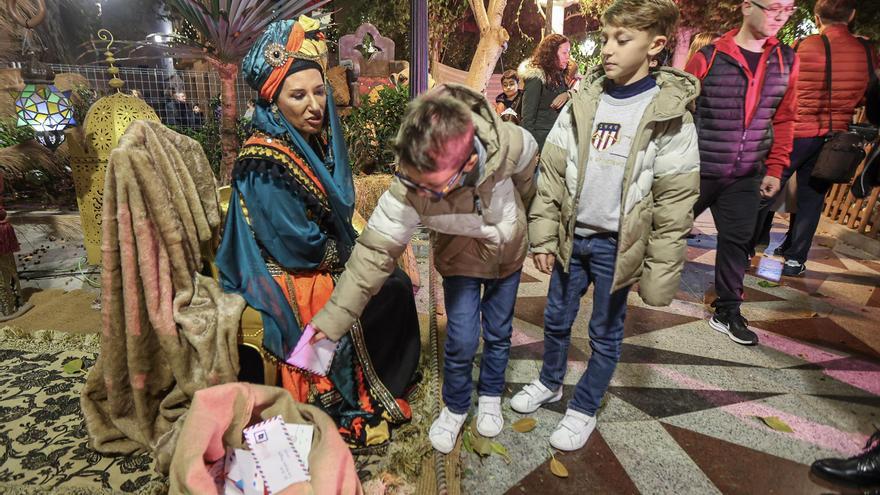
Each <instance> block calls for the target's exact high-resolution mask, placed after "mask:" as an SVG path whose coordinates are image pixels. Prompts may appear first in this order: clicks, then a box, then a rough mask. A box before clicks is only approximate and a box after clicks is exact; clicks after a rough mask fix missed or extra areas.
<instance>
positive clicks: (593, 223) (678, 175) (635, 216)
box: [510, 0, 699, 450]
mask: <svg viewBox="0 0 880 495" xmlns="http://www.w3.org/2000/svg"><path fill="white" fill-rule="evenodd" d="M602 21H603V24H604V27H603V28H602V39H603V48H602V59H603V65H602V68H601V69H602V70H599V71H598V72H597V73H594V74H592V76H593V77H592V78H591V79H588V80H585V81H584V82H585V83H587V81H591V82H590V83H589V84H588V85H587V86H586V88H582V89H581V90H580V91H578V92H577V93H575V95H574V96H573V97H572V100H571V102H570V103H569V104H568V105H567V106H566V107H565V108H564V109H563V111H562V113H561V114H560V116H559V120H557V122H556V125H555V127H554V128H553V130H551V131H550V135H549V136H548V137H547V142H546V145H545V147H544V151H543V153H542V154H541V173H540V174H539V176H538V193H537V196H536V197H535V200H534V202H533V204H532V207H531V210H530V214H529V238H530V240H531V242H532V246H533V251H534V253H535V264H536V265H537V267H538V269H540V270H541V271H543V272H544V273H552V275H551V279H550V291H549V293H548V295H547V307H546V309H545V310H544V363H543V366H542V368H541V374H540V377H539V378H538V379H537V380H535V381H534V382H532V383H530V384H528V385H526V386H525V387H524V388H523V389H522V391H520V392H519V393H517V394H516V395H515V396H514V397H513V398H512V399H511V401H510V405H511V407H512V408H513V409H514V410H515V411H518V412H521V413H530V412H533V411H535V410H536V409H537V408H539V407H540V406H541V405H542V404H546V403H548V402H553V401H557V400H559V399H560V398H561V397H562V382H563V378H564V377H565V371H566V364H567V362H568V360H567V356H568V346H569V342H570V339H571V326H572V323H573V322H574V320H575V317H576V316H577V313H578V308H579V306H580V299H581V297H583V295H584V294H585V293H586V292H587V288H588V287H589V285H590V284H593V314H592V315H591V316H590V325H589V336H590V347H591V349H592V354H591V356H590V360H589V363H588V364H587V370H586V372H585V373H584V374H583V376H581V378H580V380H579V381H578V383H577V386H576V387H575V392H574V397H573V398H572V400H571V402H569V404H568V409H567V411H566V413H565V417H564V418H563V419H562V420H561V421H560V423H559V425H558V426H557V427H556V430H555V431H554V432H553V434H552V435H551V436H550V444H551V445H552V446H553V447H555V448H557V449H560V450H576V449H579V448H581V447H583V445H584V444H585V443H586V442H587V439H588V438H589V437H590V434H591V433H592V431H593V429H594V428H595V426H596V418H595V416H596V411H597V409H598V408H599V403H600V401H601V399H602V396H603V395H604V394H605V391H606V389H607V388H608V383H609V382H610V381H611V376H612V375H613V373H614V369H615V367H616V366H617V361H618V359H619V358H620V348H621V341H622V340H623V322H624V318H625V316H626V301H627V294H628V293H629V289H630V286H632V285H633V284H634V283H636V282H639V294H640V295H641V297H642V299H644V300H645V302H647V303H648V304H651V305H656V306H660V305H667V304H669V303H670V302H671V301H672V298H673V296H674V294H675V292H676V290H677V289H678V284H679V281H680V278H681V270H682V266H683V264H684V255H685V247H686V244H685V236H686V235H687V233H688V232H689V231H690V229H691V226H692V224H693V217H692V208H693V204H694V201H696V199H697V195H698V193H699V191H698V187H699V151H698V149H697V134H696V130H695V128H694V124H693V119H692V117H691V114H690V113H689V112H688V106H689V105H691V104H692V102H693V101H694V100H695V99H696V97H697V93H698V83H697V80H696V78H694V77H693V76H691V75H689V74H686V73H684V72H681V71H677V70H675V69H671V68H667V67H661V68H660V69H659V70H657V71H656V72H653V73H652V72H650V71H649V65H650V62H651V60H652V59H653V58H654V57H656V56H657V54H659V53H660V52H661V51H662V50H663V48H664V47H665V46H666V43H667V41H668V39H669V37H670V36H672V34H673V33H674V32H675V27H676V24H677V23H678V7H676V5H675V3H673V1H672V0H617V1H616V2H615V3H614V4H613V5H612V6H611V7H609V8H608V10H607V11H606V12H605V14H604V15H603V16H602ZM587 133H589V134H587Z"/></svg>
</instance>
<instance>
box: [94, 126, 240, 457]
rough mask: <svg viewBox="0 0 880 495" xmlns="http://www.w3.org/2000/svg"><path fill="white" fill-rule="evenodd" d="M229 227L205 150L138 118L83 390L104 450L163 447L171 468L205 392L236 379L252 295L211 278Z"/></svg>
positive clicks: (111, 200)
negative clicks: (96, 345)
mask: <svg viewBox="0 0 880 495" xmlns="http://www.w3.org/2000/svg"><path fill="white" fill-rule="evenodd" d="M219 228H220V210H219V207H218V197H217V184H216V181H215V179H214V175H213V174H212V172H211V169H210V167H209V165H208V161H207V159H206V158H205V154H204V152H203V151H202V149H201V146H200V145H199V144H198V143H197V142H196V141H194V140H192V139H190V138H188V137H185V136H182V135H180V134H177V133H175V132H173V131H171V130H169V129H168V128H166V127H164V126H162V125H161V124H158V123H154V122H146V121H137V122H134V123H133V124H131V126H130V127H129V128H128V131H127V132H126V133H125V135H124V136H123V137H122V139H121V140H120V143H119V146H118V147H117V149H116V150H114V151H113V153H112V155H111V158H110V163H109V168H108V171H107V177H106V185H105V188H104V205H103V240H102V247H101V249H102V251H103V253H102V255H103V257H102V263H103V273H102V289H103V299H102V317H103V325H102V326H103V334H102V336H101V354H100V356H99V358H98V361H97V363H96V364H95V366H94V367H93V368H92V369H91V371H90V373H89V376H88V380H87V382H86V385H85V387H84V389H83V392H82V397H81V404H82V410H83V414H84V415H85V421H86V426H87V428H88V431H89V435H90V437H91V441H92V446H93V447H94V448H95V450H97V451H99V452H101V453H106V454H110V453H131V452H135V451H141V450H147V449H154V450H155V452H154V454H155V455H156V457H157V459H158V461H159V467H160V470H165V469H167V464H168V462H169V461H170V456H171V453H172V450H173V448H174V441H173V440H174V439H173V438H170V437H171V434H170V432H171V431H172V426H173V425H174V423H175V422H176V421H177V420H178V419H179V418H181V416H182V415H183V413H184V412H185V411H186V409H187V407H188V406H189V403H190V401H191V400H192V397H193V395H194V394H195V392H196V391H197V390H200V389H202V388H206V387H209V386H212V385H217V384H221V383H226V382H230V381H236V379H237V373H238V349H237V345H236V344H237V342H236V337H237V331H238V326H239V319H240V316H241V312H242V310H243V309H244V306H245V302H244V299H242V298H241V297H240V296H238V295H234V294H226V293H224V292H223V291H222V290H221V289H220V287H219V285H218V283H217V282H216V281H215V280H213V279H212V278H210V277H206V276H203V275H201V274H199V273H210V269H209V266H210V261H211V257H212V255H213V250H214V247H215V246H216V245H217V240H218V236H219ZM163 436H164V438H163Z"/></svg>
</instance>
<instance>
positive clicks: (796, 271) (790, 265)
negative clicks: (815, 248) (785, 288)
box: [782, 260, 807, 277]
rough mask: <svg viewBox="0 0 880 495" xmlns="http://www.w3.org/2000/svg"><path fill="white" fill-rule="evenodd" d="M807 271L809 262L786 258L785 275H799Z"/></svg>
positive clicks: (783, 269)
mask: <svg viewBox="0 0 880 495" xmlns="http://www.w3.org/2000/svg"><path fill="white" fill-rule="evenodd" d="M805 271H807V264H806V263H800V262H798V261H795V260H785V264H784V265H782V276H783V277H799V276H801V275H803V274H804V272H805Z"/></svg>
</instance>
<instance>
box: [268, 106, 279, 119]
mask: <svg viewBox="0 0 880 495" xmlns="http://www.w3.org/2000/svg"><path fill="white" fill-rule="evenodd" d="M270 108H271V110H272V115H273V116H274V117H275V118H276V119H277V118H278V105H276V104H274V103H273V104H272V106H271V107H270Z"/></svg>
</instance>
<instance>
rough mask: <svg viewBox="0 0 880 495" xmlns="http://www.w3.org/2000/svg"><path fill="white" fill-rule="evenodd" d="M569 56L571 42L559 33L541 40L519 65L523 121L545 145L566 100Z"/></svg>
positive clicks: (539, 142) (539, 145) (540, 142)
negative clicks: (566, 72) (523, 86)
mask: <svg viewBox="0 0 880 495" xmlns="http://www.w3.org/2000/svg"><path fill="white" fill-rule="evenodd" d="M570 58H571V43H570V42H569V41H568V38H566V37H565V36H563V35H561V34H555V33H554V34H551V35H549V36H547V37H546V38H544V39H543V40H541V43H540V44H539V45H538V47H537V48H535V53H534V54H532V57H531V58H530V59H529V60H527V61H525V62H523V63H522V65H520V67H519V75H520V78H521V79H523V80H524V81H525V92H524V93H523V102H522V123H521V125H522V126H523V127H524V128H525V129H527V130H528V131H529V132H531V133H532V135H533V136H534V137H535V139H536V140H537V141H538V147H539V148H543V147H544V140H545V139H547V134H549V133H550V129H551V128H552V127H553V124H554V123H555V122H556V117H558V116H559V109H561V108H562V106H563V105H565V103H566V102H567V101H568V93H567V91H568V85H567V84H566V82H565V71H566V69H567V68H568V61H569V59H570Z"/></svg>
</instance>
